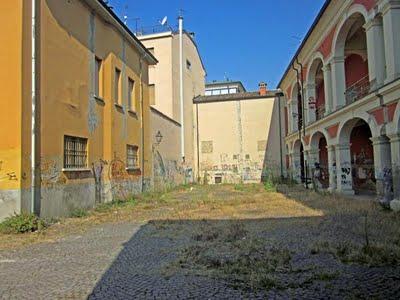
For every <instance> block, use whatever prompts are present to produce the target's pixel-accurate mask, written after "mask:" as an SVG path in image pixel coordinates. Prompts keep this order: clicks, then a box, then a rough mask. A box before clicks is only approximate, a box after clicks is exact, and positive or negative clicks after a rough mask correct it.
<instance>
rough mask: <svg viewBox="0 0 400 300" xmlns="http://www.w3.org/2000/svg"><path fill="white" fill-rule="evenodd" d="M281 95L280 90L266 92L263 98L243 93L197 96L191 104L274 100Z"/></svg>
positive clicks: (254, 93)
mask: <svg viewBox="0 0 400 300" xmlns="http://www.w3.org/2000/svg"><path fill="white" fill-rule="evenodd" d="M280 93H281V91H280V90H272V91H267V94H266V95H265V96H261V95H260V93H259V92H258V91H257V92H244V93H236V94H225V95H212V96H197V97H196V98H194V99H193V103H197V104H199V103H210V102H225V101H241V100H256V99H269V98H275V97H276V96H277V95H279V94H280Z"/></svg>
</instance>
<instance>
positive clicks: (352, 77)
mask: <svg viewBox="0 0 400 300" xmlns="http://www.w3.org/2000/svg"><path fill="white" fill-rule="evenodd" d="M344 64H345V74H346V88H347V87H349V86H351V85H353V84H354V83H356V82H357V81H359V80H360V79H361V78H363V77H365V76H367V75H368V60H367V61H364V60H363V58H362V57H361V56H360V55H358V54H351V55H349V56H347V57H346V60H345V63H344Z"/></svg>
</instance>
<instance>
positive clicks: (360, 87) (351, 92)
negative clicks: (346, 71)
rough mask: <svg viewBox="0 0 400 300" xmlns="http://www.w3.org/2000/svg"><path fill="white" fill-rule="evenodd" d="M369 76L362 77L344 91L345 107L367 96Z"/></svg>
mask: <svg viewBox="0 0 400 300" xmlns="http://www.w3.org/2000/svg"><path fill="white" fill-rule="evenodd" d="M370 86H371V85H370V82H369V76H368V75H367V76H364V77H363V78H361V79H360V80H358V81H357V82H355V83H353V84H352V85H351V86H349V87H347V89H346V93H345V94H346V105H348V104H351V103H353V102H355V101H357V100H360V99H361V98H363V97H365V96H366V95H368V93H369V90H370Z"/></svg>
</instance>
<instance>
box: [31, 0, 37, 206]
mask: <svg viewBox="0 0 400 300" xmlns="http://www.w3.org/2000/svg"><path fill="white" fill-rule="evenodd" d="M31 5H32V28H31V34H32V37H31V43H32V45H31V48H32V49H31V50H32V53H31V54H32V61H31V63H32V64H31V68H32V77H31V87H32V91H31V92H32V94H31V100H32V112H31V213H33V214H34V213H35V212H36V211H35V208H36V31H37V28H36V0H32V2H31Z"/></svg>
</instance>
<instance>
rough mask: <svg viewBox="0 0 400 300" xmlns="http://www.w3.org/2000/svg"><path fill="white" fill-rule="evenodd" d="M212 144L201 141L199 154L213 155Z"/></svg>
mask: <svg viewBox="0 0 400 300" xmlns="http://www.w3.org/2000/svg"><path fill="white" fill-rule="evenodd" d="M213 148H214V147H213V142H212V141H203V142H201V153H213V150H214V149H213Z"/></svg>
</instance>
